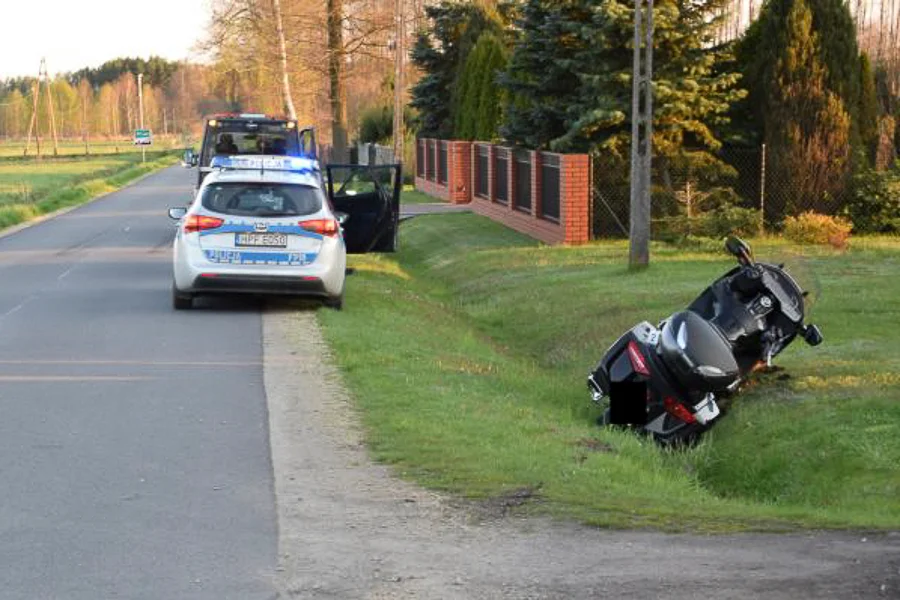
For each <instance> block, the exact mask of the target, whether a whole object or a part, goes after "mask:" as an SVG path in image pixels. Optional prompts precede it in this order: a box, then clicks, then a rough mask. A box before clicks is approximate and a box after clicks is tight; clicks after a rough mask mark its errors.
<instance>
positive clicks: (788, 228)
mask: <svg viewBox="0 0 900 600" xmlns="http://www.w3.org/2000/svg"><path fill="white" fill-rule="evenodd" d="M851 229H853V224H852V223H850V221H848V220H847V219H844V218H843V217H830V216H828V215H822V214H819V213H814V212H812V211H809V212H805V213H802V214H800V215H799V216H797V217H788V218H786V219H785V220H784V235H785V237H787V238H788V239H789V240H792V241H794V242H798V243H801V244H830V245H832V246H834V247H835V248H846V247H847V241H848V239H849V238H850V230H851Z"/></svg>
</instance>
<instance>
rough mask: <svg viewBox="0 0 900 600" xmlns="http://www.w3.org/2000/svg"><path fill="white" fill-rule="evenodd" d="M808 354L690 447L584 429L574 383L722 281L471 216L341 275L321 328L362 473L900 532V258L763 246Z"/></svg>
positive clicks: (671, 262) (682, 259)
mask: <svg viewBox="0 0 900 600" xmlns="http://www.w3.org/2000/svg"><path fill="white" fill-rule="evenodd" d="M754 245H755V246H756V247H757V254H758V255H760V256H762V257H766V256H769V257H779V256H789V257H790V259H791V262H792V263H794V264H799V266H800V268H799V269H797V268H795V272H797V273H798V274H799V277H800V279H801V280H802V281H805V282H807V285H808V286H809V288H810V289H813V290H815V289H816V288H817V287H818V288H821V290H822V293H821V298H820V299H819V301H818V303H817V304H816V305H815V307H814V310H813V312H812V318H813V320H814V321H815V322H816V323H818V324H819V325H820V327H821V328H822V331H823V333H824V335H825V338H826V342H825V344H823V345H822V346H820V347H818V348H808V347H806V346H805V344H803V343H802V342H798V343H795V344H794V345H792V346H791V347H790V348H788V350H787V351H786V352H785V353H784V354H782V355H781V356H780V357H779V359H778V364H779V365H780V366H782V367H784V368H785V369H786V370H785V371H784V372H782V373H780V374H778V376H773V375H770V376H764V377H762V378H759V379H757V380H755V381H754V382H753V384H752V386H751V387H750V388H749V389H747V390H746V391H745V392H744V393H742V394H741V395H739V396H738V397H737V398H736V399H735V400H734V401H733V402H732V404H731V405H730V406H729V407H728V408H729V410H728V413H727V414H726V415H725V417H724V418H723V419H722V420H721V422H720V423H719V425H718V426H717V427H716V428H714V429H713V431H712V432H711V433H710V434H709V435H708V436H707V437H706V438H705V439H704V441H703V442H702V443H701V444H700V445H699V446H697V447H696V448H692V449H689V450H680V451H672V450H664V449H661V448H659V447H657V445H656V444H654V443H653V442H651V441H649V440H647V439H645V438H642V437H638V436H636V435H632V434H630V433H627V432H622V431H616V430H610V429H601V428H599V427H597V426H596V425H595V419H596V417H597V416H598V414H599V411H598V410H597V409H596V408H594V407H592V406H591V403H590V401H589V399H588V393H587V389H586V386H585V377H586V375H587V373H588V372H589V370H591V369H592V368H593V366H594V364H595V363H596V361H597V360H598V359H599V358H600V356H601V355H602V353H603V352H604V351H605V349H606V348H607V347H608V346H609V345H610V344H611V343H612V342H613V341H614V340H615V339H616V337H617V336H618V335H620V334H621V333H622V332H624V331H625V330H626V329H628V328H630V327H631V326H632V325H634V324H635V323H637V322H638V321H641V320H649V321H651V322H653V321H657V320H659V319H661V318H664V317H665V316H666V315H668V314H670V313H671V312H673V311H674V310H677V309H679V308H682V307H684V306H685V305H686V304H687V303H688V302H689V301H690V300H691V299H693V297H695V296H696V295H697V294H698V293H699V292H700V291H701V290H702V289H703V287H704V286H705V285H706V284H708V283H709V282H710V281H712V280H713V279H714V278H715V277H717V276H718V275H719V274H721V273H722V272H723V271H724V270H725V269H727V268H729V267H730V266H731V264H732V263H731V261H730V260H729V257H727V256H725V255H724V253H723V252H721V251H720V250H718V246H719V244H718V243H716V244H710V245H709V247H708V248H693V249H691V250H685V249H679V248H674V247H664V246H656V247H655V248H654V263H653V265H652V267H651V268H650V269H648V270H646V271H642V272H629V271H628V270H627V269H626V268H625V264H626V257H627V247H626V245H625V244H624V243H619V242H610V243H597V244H595V245H590V246H586V247H579V248H562V247H553V248H551V247H545V246H540V245H538V244H536V243H535V242H533V241H531V240H529V239H528V238H525V237H523V236H520V235H518V234H517V233H515V232H512V231H510V230H508V229H505V228H503V227H502V226H500V225H497V224H494V223H492V222H490V221H487V220H485V219H483V218H481V217H478V216H474V215H440V216H429V217H419V218H416V219H413V220H412V221H410V222H409V223H407V224H404V226H403V229H402V233H401V247H402V251H401V252H400V253H399V254H398V255H396V256H391V255H384V256H379V255H370V256H365V257H357V258H356V259H355V260H354V261H353V264H352V266H354V267H356V274H355V275H353V276H352V277H351V278H350V279H349V280H348V292H347V297H346V307H345V309H344V311H343V312H332V311H320V312H319V318H320V321H321V322H322V324H323V326H324V329H325V334H326V336H327V338H328V340H329V341H330V344H331V346H332V348H333V349H334V352H335V355H336V359H337V361H338V363H339V365H340V367H341V369H342V371H343V374H344V378H345V380H346V382H347V383H348V384H349V387H350V389H351V391H352V392H353V394H354V397H355V401H356V404H357V406H358V407H359V409H360V412H361V416H362V419H363V422H364V424H365V426H366V429H367V432H368V442H369V444H370V447H371V451H372V453H373V455H374V456H375V457H376V458H377V459H378V460H381V461H384V462H385V463H388V464H391V465H393V466H394V468H395V469H396V471H397V472H398V473H400V474H401V475H403V476H404V477H408V478H411V479H414V480H416V481H418V482H420V483H422V484H424V485H426V486H429V487H432V488H436V489H440V490H446V491H450V492H452V493H455V494H459V495H462V496H465V497H468V498H471V499H473V501H475V502H487V503H488V504H489V505H490V504H491V503H496V502H498V498H499V499H500V500H499V501H500V502H503V501H504V500H503V498H504V497H505V496H506V495H508V494H510V493H513V492H515V493H516V495H517V496H519V497H521V496H529V497H531V498H532V499H531V501H529V502H527V503H526V505H525V506H524V507H523V510H532V511H546V512H549V513H551V514H554V515H561V516H568V517H574V518H577V519H580V520H583V521H585V522H588V523H592V524H596V525H599V526H613V527H656V528H664V529H692V530H704V531H730V530H739V529H758V530H773V529H774V530H782V529H791V528H795V527H855V528H870V527H871V528H896V527H898V526H900V402H898V400H900V386H898V384H900V354H898V353H897V352H896V350H895V341H894V338H895V337H896V335H897V334H898V331H897V330H898V323H900V309H898V304H897V301H896V298H897V297H898V295H900V240H897V239H879V240H865V241H859V240H857V241H856V242H855V243H854V246H853V248H852V249H851V250H850V251H848V252H846V253H843V254H839V253H836V252H833V251H831V250H822V249H805V248H798V247H795V246H788V245H786V244H784V243H782V242H778V241H764V242H756V243H755V244H754Z"/></svg>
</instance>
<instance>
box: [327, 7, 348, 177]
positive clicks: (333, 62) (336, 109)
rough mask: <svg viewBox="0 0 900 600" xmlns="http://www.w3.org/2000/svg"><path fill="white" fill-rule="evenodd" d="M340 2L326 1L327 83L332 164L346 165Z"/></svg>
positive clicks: (341, 8)
mask: <svg viewBox="0 0 900 600" xmlns="http://www.w3.org/2000/svg"><path fill="white" fill-rule="evenodd" d="M343 14H344V2H343V0H328V80H329V86H330V97H331V144H332V152H333V160H334V162H346V161H347V160H348V158H349V157H348V156H347V102H346V98H345V92H344V63H343V60H344V32H343Z"/></svg>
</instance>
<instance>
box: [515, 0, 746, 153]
mask: <svg viewBox="0 0 900 600" xmlns="http://www.w3.org/2000/svg"><path fill="white" fill-rule="evenodd" d="M726 1H727V0H696V1H693V2H682V1H680V0H659V1H658V2H657V3H656V9H655V11H654V19H655V43H654V94H655V99H654V108H655V110H654V138H653V143H654V149H655V152H656V153H657V154H661V155H664V156H672V155H675V154H678V153H680V152H681V151H682V150H683V149H684V148H686V147H688V148H692V149H706V150H714V149H716V148H717V147H718V146H719V142H718V140H717V138H716V136H715V134H714V133H713V129H712V128H713V126H714V125H716V124H717V123H719V122H722V121H724V120H725V119H726V113H727V111H728V109H729V108H730V105H731V103H732V102H733V101H735V100H736V99H737V98H739V97H740V96H741V95H742V92H740V91H739V90H738V89H737V87H736V84H737V81H738V79H739V76H738V75H737V74H736V73H733V72H730V71H727V70H723V69H721V68H720V65H721V64H722V63H723V61H724V59H726V58H727V57H728V53H727V51H726V49H725V48H722V47H717V46H715V45H714V36H715V30H716V27H717V26H718V17H717V16H716V15H718V14H720V13H719V9H720V8H721V7H722V6H724V4H725V3H726ZM523 15H524V17H525V18H524V19H523V23H522V28H523V30H524V34H523V36H522V38H521V39H520V41H519V43H518V44H517V45H516V47H515V50H514V52H513V56H512V58H511V60H510V68H509V70H508V71H507V75H506V77H505V78H504V82H505V85H506V87H507V89H508V91H509V93H510V95H511V102H510V107H509V109H508V112H507V119H506V124H505V127H504V129H503V131H504V132H505V133H506V134H507V135H508V136H509V137H512V138H513V139H514V140H515V141H523V142H525V143H527V144H528V145H532V146H542V147H550V148H552V149H554V150H558V151H585V150H594V149H603V150H605V151H607V152H612V153H614V154H616V155H618V156H621V157H624V156H627V152H628V151H627V148H628V145H629V140H630V130H631V127H630V119H631V108H630V107H631V71H632V49H633V27H634V4H633V2H628V1H625V0H562V1H559V0H558V1H549V0H529V1H527V2H526V6H525V7H524V8H523ZM542 22H543V25H541V23H542ZM535 127H537V129H538V132H537V133H535V134H531V135H530V136H529V134H528V133H527V132H528V130H529V128H531V129H534V128H535Z"/></svg>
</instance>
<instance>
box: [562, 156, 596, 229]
mask: <svg viewBox="0 0 900 600" xmlns="http://www.w3.org/2000/svg"><path fill="white" fill-rule="evenodd" d="M559 167H560V169H559V170H560V173H559V175H560V187H561V188H562V189H561V191H560V212H561V214H560V224H562V225H563V227H564V228H565V239H564V243H566V244H584V243H586V242H589V241H590V239H591V181H590V158H589V157H588V155H587V154H564V155H562V156H561V157H560V165H559Z"/></svg>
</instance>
